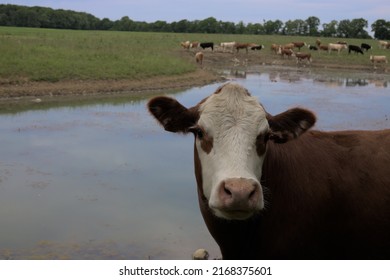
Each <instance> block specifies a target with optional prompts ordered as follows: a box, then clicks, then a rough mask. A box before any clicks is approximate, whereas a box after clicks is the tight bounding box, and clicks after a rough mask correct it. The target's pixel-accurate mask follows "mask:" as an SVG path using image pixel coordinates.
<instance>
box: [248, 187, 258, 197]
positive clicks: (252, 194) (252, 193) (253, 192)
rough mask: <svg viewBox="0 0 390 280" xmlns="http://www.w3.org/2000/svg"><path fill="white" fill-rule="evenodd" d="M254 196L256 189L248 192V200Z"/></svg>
mask: <svg viewBox="0 0 390 280" xmlns="http://www.w3.org/2000/svg"><path fill="white" fill-rule="evenodd" d="M255 194H256V189H254V190H253V191H251V192H250V194H249V197H248V198H249V199H251V198H252V197H254V196H255Z"/></svg>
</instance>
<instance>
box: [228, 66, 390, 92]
mask: <svg viewBox="0 0 390 280" xmlns="http://www.w3.org/2000/svg"><path fill="white" fill-rule="evenodd" d="M316 72H318V71H316V70H285V69H275V70H270V69H268V70H267V74H268V76H269V80H270V81H271V82H278V81H280V82H288V83H294V82H299V81H302V80H305V79H306V80H313V82H314V83H319V84H323V85H324V86H327V87H355V86H359V87H365V86H374V87H377V88H387V86H388V83H389V79H390V78H389V77H388V76H386V75H384V76H382V77H381V79H380V78H361V77H358V78H356V77H348V76H347V75H348V73H336V75H335V73H326V72H325V73H324V72H322V71H319V73H320V74H318V73H316ZM220 73H221V74H222V75H225V76H227V77H230V78H233V79H234V78H239V79H241V78H244V79H245V78H246V77H247V75H251V74H258V73H261V71H259V70H258V69H255V70H253V69H252V70H248V69H237V68H233V69H230V70H223V71H221V72H220ZM337 74H339V75H337ZM354 75H356V74H354ZM360 75H361V76H367V77H370V76H376V75H375V74H372V73H368V74H365V73H360Z"/></svg>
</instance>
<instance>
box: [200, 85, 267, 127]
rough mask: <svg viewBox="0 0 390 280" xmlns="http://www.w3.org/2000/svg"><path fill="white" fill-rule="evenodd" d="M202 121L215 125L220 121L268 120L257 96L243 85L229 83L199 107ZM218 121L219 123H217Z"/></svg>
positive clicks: (254, 122) (248, 121)
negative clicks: (251, 93)
mask: <svg viewBox="0 0 390 280" xmlns="http://www.w3.org/2000/svg"><path fill="white" fill-rule="evenodd" d="M199 112H200V121H202V120H203V121H206V122H207V123H209V124H211V123H213V124H214V125H222V124H221V123H219V122H224V123H226V122H230V123H231V122H232V121H233V123H232V125H234V121H244V122H246V123H253V124H254V125H256V124H258V122H263V121H265V120H266V112H265V110H264V108H263V107H262V106H261V104H260V103H259V102H258V100H257V98H255V97H253V96H251V95H250V94H249V92H248V91H247V90H246V89H245V88H243V87H242V86H240V85H238V84H235V83H229V84H225V85H223V86H222V87H220V88H219V89H218V90H217V91H216V92H215V93H214V94H212V95H211V96H210V97H209V98H207V99H206V100H205V101H204V102H203V103H202V104H200V107H199ZM215 122H218V123H215Z"/></svg>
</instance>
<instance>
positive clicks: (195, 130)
mask: <svg viewBox="0 0 390 280" xmlns="http://www.w3.org/2000/svg"><path fill="white" fill-rule="evenodd" d="M190 131H191V132H192V133H194V135H195V137H196V138H198V139H199V140H202V138H203V136H204V133H203V130H202V129H201V128H200V127H194V128H191V130H190Z"/></svg>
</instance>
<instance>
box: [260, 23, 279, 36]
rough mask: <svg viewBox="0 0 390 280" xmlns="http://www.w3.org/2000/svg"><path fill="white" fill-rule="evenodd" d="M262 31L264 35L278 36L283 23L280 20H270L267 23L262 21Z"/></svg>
mask: <svg viewBox="0 0 390 280" xmlns="http://www.w3.org/2000/svg"><path fill="white" fill-rule="evenodd" d="M263 26H264V30H265V34H269V35H271V34H279V33H280V32H281V30H282V27H283V22H281V21H280V20H275V21H272V20H268V21H264V24H263Z"/></svg>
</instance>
